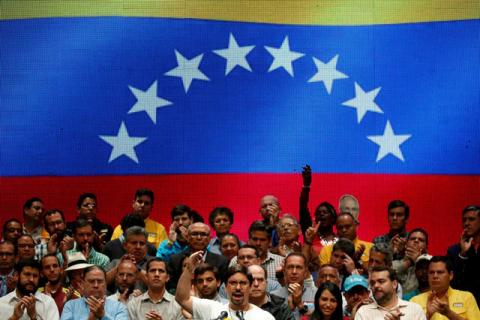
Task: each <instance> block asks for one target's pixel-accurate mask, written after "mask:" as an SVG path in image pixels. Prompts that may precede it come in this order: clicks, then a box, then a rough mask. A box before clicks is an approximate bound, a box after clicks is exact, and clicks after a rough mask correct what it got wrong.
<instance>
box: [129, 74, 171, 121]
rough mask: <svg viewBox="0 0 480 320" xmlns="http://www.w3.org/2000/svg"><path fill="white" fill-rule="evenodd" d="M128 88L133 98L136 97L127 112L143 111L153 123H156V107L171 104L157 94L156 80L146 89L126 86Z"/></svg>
mask: <svg viewBox="0 0 480 320" xmlns="http://www.w3.org/2000/svg"><path fill="white" fill-rule="evenodd" d="M128 88H129V89H130V91H132V93H133V95H134V96H135V98H137V102H136V103H135V104H134V105H133V107H132V108H131V109H130V110H129V111H128V114H131V113H135V112H141V111H145V112H146V113H147V114H148V116H149V117H150V119H151V120H152V121H153V123H155V124H157V109H158V108H161V107H166V106H169V105H171V104H172V102H170V101H168V100H165V99H163V98H160V97H158V96H157V81H156V80H155V81H154V82H153V83H152V85H151V86H150V87H149V88H148V89H147V90H146V91H142V90H140V89H137V88H134V87H132V86H128Z"/></svg>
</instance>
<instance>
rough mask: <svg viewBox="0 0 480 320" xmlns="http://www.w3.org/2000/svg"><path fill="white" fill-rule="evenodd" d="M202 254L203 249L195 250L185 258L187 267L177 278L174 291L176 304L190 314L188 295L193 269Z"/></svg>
mask: <svg viewBox="0 0 480 320" xmlns="http://www.w3.org/2000/svg"><path fill="white" fill-rule="evenodd" d="M203 254H204V252H203V251H197V252H195V253H194V254H192V255H191V256H190V257H188V258H187V259H188V262H187V267H186V268H185V269H184V270H183V272H182V275H181V276H180V279H179V280H178V284H177V291H176V293H175V300H177V302H178V304H179V305H180V306H182V308H183V309H185V310H186V311H187V312H188V313H190V314H193V299H192V296H191V295H190V288H191V286H192V278H193V271H194V270H195V268H196V267H197V266H198V265H199V264H200V262H201V261H202V258H203Z"/></svg>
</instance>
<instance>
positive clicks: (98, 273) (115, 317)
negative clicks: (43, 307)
mask: <svg viewBox="0 0 480 320" xmlns="http://www.w3.org/2000/svg"><path fill="white" fill-rule="evenodd" d="M106 290H107V287H106V281H105V271H103V269H102V268H100V267H98V266H91V267H88V268H87V269H85V282H84V289H83V297H82V298H80V299H75V300H70V301H68V302H67V303H66V304H65V306H64V307H63V313H62V318H61V319H62V320H87V319H88V320H97V319H109V320H128V313H127V309H126V308H125V306H124V305H123V304H122V303H120V302H118V301H114V300H112V299H106V297H105V293H106ZM48 320H50V319H48Z"/></svg>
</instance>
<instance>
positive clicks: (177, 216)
mask: <svg viewBox="0 0 480 320" xmlns="http://www.w3.org/2000/svg"><path fill="white" fill-rule="evenodd" d="M170 216H171V217H172V224H171V225H170V230H169V232H168V239H167V240H163V241H162V243H161V244H160V246H159V247H158V250H157V257H159V258H161V259H162V260H163V261H165V262H167V263H168V262H169V261H170V257H171V256H173V255H174V254H178V253H180V252H182V251H184V250H186V249H187V246H188V227H189V226H190V225H191V224H192V221H193V219H192V209H190V207H188V206H186V205H183V204H179V205H176V206H175V207H173V208H172V211H171V212H170Z"/></svg>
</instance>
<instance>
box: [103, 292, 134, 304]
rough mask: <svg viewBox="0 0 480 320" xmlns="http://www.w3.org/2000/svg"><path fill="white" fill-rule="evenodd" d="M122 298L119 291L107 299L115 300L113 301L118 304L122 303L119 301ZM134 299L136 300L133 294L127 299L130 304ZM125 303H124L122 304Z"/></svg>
mask: <svg viewBox="0 0 480 320" xmlns="http://www.w3.org/2000/svg"><path fill="white" fill-rule="evenodd" d="M119 298H120V292H119V291H118V290H117V292H115V293H114V294H111V295H109V296H108V297H107V299H110V300H113V301H118V302H122V301H120V300H119ZM133 298H135V297H134V296H133V295H132V294H130V295H129V296H128V299H127V303H128V302H130V301H131V300H132V299H133ZM122 303H123V302H122Z"/></svg>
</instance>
